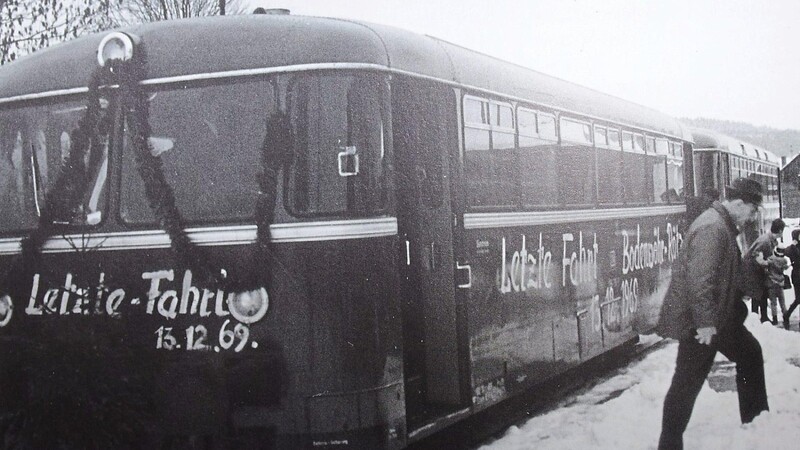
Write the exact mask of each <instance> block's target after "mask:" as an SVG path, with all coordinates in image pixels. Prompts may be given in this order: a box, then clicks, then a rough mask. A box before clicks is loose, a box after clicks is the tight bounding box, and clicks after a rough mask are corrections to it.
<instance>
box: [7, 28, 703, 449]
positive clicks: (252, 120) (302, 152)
mask: <svg viewBox="0 0 800 450" xmlns="http://www.w3.org/2000/svg"><path fill="white" fill-rule="evenodd" d="M0 78H2V80H3V82H2V83H0V156H1V157H2V158H0V170H2V176H0V183H2V186H0V207H1V208H2V211H3V213H2V215H0V233H1V234H0V236H1V237H0V267H2V272H0V275H1V276H2V278H0V283H2V284H0V289H2V293H0V298H2V300H0V340H2V342H3V343H4V344H3V346H2V348H0V355H2V358H3V361H2V366H0V367H2V369H0V377H2V386H4V390H3V391H2V392H0V395H3V396H4V400H3V402H0V405H2V408H4V411H3V413H4V414H5V416H4V417H9V414H11V415H12V416H13V417H21V416H22V415H24V414H25V413H26V405H29V404H30V403H31V401H32V399H33V397H35V396H36V395H39V394H37V393H40V392H41V391H37V390H36V386H34V384H35V382H36V383H49V384H50V385H52V386H63V383H62V384H59V383H60V381H59V380H62V379H66V378H68V377H69V376H70V374H73V373H79V374H82V375H80V376H81V377H84V376H85V377H89V378H91V375H92V373H86V374H84V372H85V371H86V367H92V368H93V370H95V369H96V370H95V371H96V372H98V373H101V374H106V375H104V376H103V377H102V378H103V379H102V380H101V381H99V382H98V383H100V384H102V386H103V387H104V389H105V390H104V391H103V392H100V393H97V392H93V390H92V389H93V388H94V385H91V383H74V384H70V385H66V386H67V387H62V388H59V389H60V390H58V391H57V389H55V388H53V389H51V391H52V392H51V391H48V392H50V393H51V394H52V395H53V396H54V397H53V398H56V399H69V398H70V397H74V396H75V395H77V394H76V393H77V392H78V391H80V392H81V395H85V396H87V398H100V401H98V404H100V405H103V407H107V406H108V405H109V403H113V402H109V401H106V400H107V399H108V398H114V399H115V400H114V401H116V402H118V404H120V405H122V406H121V407H120V408H118V409H117V410H114V411H116V413H118V414H122V416H121V418H120V419H118V420H116V421H114V423H116V424H118V423H120V422H122V423H124V422H125V420H127V419H126V418H127V417H128V416H125V415H124V413H126V412H130V411H132V410H135V411H137V414H136V415H135V418H136V420H137V421H138V420H141V421H144V422H142V423H139V422H136V423H137V424H139V425H140V426H141V428H142V429H143V430H145V431H146V434H147V435H148V438H147V439H150V441H148V443H147V445H151V444H152V445H162V446H169V445H170V443H171V442H180V440H181V439H184V440H186V439H190V440H192V442H194V440H196V439H204V441H203V442H212V443H217V444H219V445H224V444H230V445H231V446H240V447H241V446H257V445H258V446H264V447H275V448H304V447H309V448H402V447H404V446H407V445H409V444H410V443H413V442H415V441H418V440H420V439H422V438H424V437H426V436H428V435H430V434H431V433H434V432H436V431H438V430H441V429H443V428H444V427H446V426H448V425H450V424H452V423H454V422H456V421H459V420H461V419H464V418H466V417H469V416H471V415H472V414H475V413H477V412H479V411H481V410H484V409H486V408H488V407H490V406H493V405H497V404H498V403H500V402H503V401H504V400H507V399H510V398H512V397H514V396H516V395H517V394H519V393H521V392H525V391H527V390H529V389H531V388H532V387H534V386H536V385H539V384H541V383H543V382H544V381H546V380H549V379H552V378H554V377H557V376H559V374H561V373H564V372H565V371H567V370H570V369H575V368H576V367H579V366H580V365H581V364H584V363H585V362H587V361H588V360H590V359H592V358H595V357H597V356H598V355H602V354H603V353H605V352H607V351H609V350H611V349H614V348H616V347H618V346H620V345H622V344H623V343H626V342H630V341H631V340H632V339H635V338H636V336H637V335H638V333H642V332H647V331H648V330H650V328H651V327H652V326H653V324H654V319H655V317H656V315H657V311H658V308H659V305H660V303H661V300H662V298H663V296H664V293H665V290H666V286H667V284H668V282H669V279H670V273H671V270H670V267H671V264H672V262H673V261H674V260H675V258H676V257H677V254H678V249H679V246H680V243H681V240H682V237H681V236H682V231H683V228H684V224H683V214H684V212H685V209H686V206H685V195H686V193H687V192H693V191H694V185H693V183H694V178H693V177H692V163H693V161H692V158H691V141H692V136H691V134H689V132H688V131H687V130H686V129H685V128H684V127H682V126H681V124H680V123H679V122H677V121H676V120H674V119H673V118H671V117H669V116H667V115H664V114H661V113H659V112H656V111H654V110H651V109H649V108H646V107H643V106H640V105H637V104H633V103H630V102H627V101H623V100H621V99H618V98H616V97H613V96H609V95H605V94H602V93H599V92H596V91H593V90H591V89H587V88H584V87H581V86H578V85H575V84H572V83H569V82H566V81H563V80H560V79H557V78H553V77H550V76H547V75H544V74H541V73H538V72H535V71H532V70H529V69H526V68H523V67H520V66H517V65H514V64H510V63H507V62H503V61H500V60H497V59H495V58H492V57H490V56H487V55H483V54H480V53H476V52H474V51H470V50H468V49H465V48H462V47H459V46H457V45H453V44H451V43H448V42H445V41H442V40H439V39H436V38H432V37H429V36H422V35H418V34H414V33H410V32H406V31H402V30H398V29H395V28H391V27H386V26H381V25H376V24H370V23H363V22H356V21H350V20H340V19H330V18H317V17H302V16H294V15H290V14H285V15H253V16H231V17H217V18H202V19H191V20H178V21H169V22H159V23H150V24H142V25H138V26H134V27H131V28H127V29H123V30H118V31H114V32H107V33H100V34H97V35H93V36H88V37H83V38H79V39H75V40H73V41H69V42H66V43H63V44H59V45H56V46H53V47H51V48H48V49H45V50H42V51H39V52H37V53H34V54H32V55H29V56H27V57H24V58H20V59H19V60H17V61H15V62H13V63H10V64H8V65H6V66H3V67H0ZM112 337H113V338H112ZM48 349H57V350H55V351H56V352H57V355H56V356H59V355H60V356H64V355H67V357H63V358H55V359H52V358H49V357H37V355H38V356H42V355H45V356H48V355H50V354H49V353H47V352H48ZM72 358H74V359H72ZM54 360H58V361H60V363H59V364H61V365H60V366H57V367H56V366H55V363H52V361H54ZM98 361H99V362H98ZM51 363H52V364H51ZM31 364H35V366H31ZM48 364H51V365H48ZM51 366H53V367H51ZM31 367H36V368H37V369H35V370H39V371H47V370H50V371H51V372H52V373H53V374H54V376H53V377H50V378H47V377H39V378H36V377H32V375H36V373H34V374H31V371H30V370H28V369H30V368H31ZM26 368H27V369H26ZM26 370H27V371H26ZM82 371H84V372H82ZM134 372H135V373H134ZM41 373H42V372H39V374H41ZM48 373H49V372H48ZM93 373H94V372H93ZM89 378H87V379H89ZM91 379H94V378H91ZM131 380H136V383H132V382H131ZM7 386H8V387H9V389H5V387H7ZM134 388H140V389H138V390H136V389H134ZM132 389H133V390H132ZM98 390H99V388H98ZM56 391H57V392H56ZM84 391H86V392H84ZM123 391H124V392H129V391H130V392H129V393H130V395H126V396H124V397H121V398H116V397H113V395H112V394H114V393H119V392H123ZM37 398H38V397H37ZM47 401H53V400H52V398H50V399H49V400H47ZM55 401H59V400H55ZM65 401H66V400H65ZM126 402H127V403H126ZM136 408H140V409H141V410H142V411H141V412H142V414H138V412H139V410H137V409H136ZM84 409H85V408H82V407H81V406H80V405H78V406H76V407H75V409H74V410H73V412H74V413H75V414H76V415H78V416H80V417H83V416H81V415H80V414H86V415H87V417H90V418H92V419H96V417H94V416H92V414H100V412H98V413H92V412H87V411H84ZM119 410H121V411H122V412H120V411H119ZM100 411H101V412H102V411H105V410H100ZM145 413H146V414H145ZM14 414H16V416H14ZM28 414H30V411H28ZM115 417H116V416H115ZM134 425H135V424H133V423H132V424H131V425H130V428H135V427H134ZM19 429H20V428H19V427H17V428H13V427H12V429H11V432H13V431H14V430H16V432H19ZM54 433H55V431H54ZM135 436H138V437H140V436H139V434H135ZM138 437H137V438H138ZM210 445H211V444H210ZM214 445H216V444H214Z"/></svg>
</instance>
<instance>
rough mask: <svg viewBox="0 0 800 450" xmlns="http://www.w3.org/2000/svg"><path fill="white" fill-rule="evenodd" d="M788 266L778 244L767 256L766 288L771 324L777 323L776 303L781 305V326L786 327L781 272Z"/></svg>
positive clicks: (782, 250)
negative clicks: (770, 311)
mask: <svg viewBox="0 0 800 450" xmlns="http://www.w3.org/2000/svg"><path fill="white" fill-rule="evenodd" d="M788 267H789V261H788V260H787V258H786V256H784V249H783V247H782V246H781V245H780V244H779V245H778V246H776V247H775V250H773V252H772V255H770V257H769V258H767V290H768V293H769V302H770V309H771V310H772V324H773V325H777V324H778V305H777V303H778V302H780V305H781V315H782V316H783V317H784V323H783V326H784V327H785V328H789V327H788V325H789V324H788V323H787V322H788V320H786V300H785V299H784V297H783V272H784V271H785V270H786V269H787V268H788Z"/></svg>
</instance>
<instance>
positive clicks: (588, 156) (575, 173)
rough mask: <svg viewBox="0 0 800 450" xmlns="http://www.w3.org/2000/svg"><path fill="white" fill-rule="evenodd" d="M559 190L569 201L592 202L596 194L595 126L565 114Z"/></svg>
mask: <svg viewBox="0 0 800 450" xmlns="http://www.w3.org/2000/svg"><path fill="white" fill-rule="evenodd" d="M560 133H561V146H560V147H559V153H560V155H559V156H560V158H559V164H558V186H559V189H558V193H559V198H560V199H561V201H562V202H563V203H565V204H566V205H575V206H589V205H592V204H594V201H595V198H596V186H595V178H596V176H597V165H596V163H595V152H594V148H593V144H592V139H593V137H594V136H593V131H592V126H591V125H590V124H589V123H587V122H581V121H578V120H575V119H569V118H566V117H562V118H561V121H560Z"/></svg>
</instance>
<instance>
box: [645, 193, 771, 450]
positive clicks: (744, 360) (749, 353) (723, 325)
mask: <svg viewBox="0 0 800 450" xmlns="http://www.w3.org/2000/svg"><path fill="white" fill-rule="evenodd" d="M727 191H728V199H727V200H725V201H723V202H722V203H720V202H714V203H713V204H712V205H711V207H710V208H708V209H707V210H705V211H704V212H703V213H702V214H700V216H699V217H698V218H697V219H696V220H695V221H694V222H693V223H692V224H691V226H690V227H689V230H688V231H687V232H686V236H685V237H684V240H683V246H682V248H681V253H680V256H679V257H678V260H677V261H676V264H675V265H674V266H673V269H672V281H671V283H670V287H669V290H668V291H667V295H666V298H665V299H664V304H663V306H662V308H661V317H660V319H659V324H658V331H659V333H660V334H661V335H662V336H665V337H671V338H675V339H678V340H679V344H678V358H677V362H676V366H675V375H674V376H673V378H672V384H671V386H670V388H669V391H668V392H667V396H666V398H665V399H664V415H663V419H662V425H661V437H660V439H659V442H658V448H659V449H660V450H665V449H682V448H683V432H684V431H685V430H686V426H687V425H688V424H689V418H690V417H691V415H692V409H693V408H694V403H695V400H696V399H697V395H698V394H699V393H700V389H701V388H702V387H703V383H704V382H705V379H706V376H708V372H709V370H711V364H712V363H713V362H714V356H715V355H716V353H717V352H718V351H719V352H722V354H723V355H725V356H726V357H727V358H728V359H729V360H731V361H733V362H735V363H736V388H737V392H738V395H739V413H740V416H741V419H742V423H747V422H750V421H752V420H753V418H755V417H756V416H757V415H758V414H759V413H760V412H761V411H766V410H768V409H769V406H768V405H767V391H766V386H765V381H764V361H763V358H762V354H761V346H760V345H759V344H758V341H757V340H756V338H755V337H753V335H752V334H750V332H749V331H748V330H747V328H745V326H744V319H745V318H746V317H747V306H746V305H745V304H744V302H743V300H742V295H743V290H742V286H741V285H740V283H741V280H742V255H741V252H740V251H739V247H738V245H737V243H736V236H737V235H738V234H739V232H740V230H741V229H742V227H743V226H744V225H745V224H746V223H747V222H748V221H751V220H753V219H754V218H755V216H756V212H757V211H758V207H759V205H760V204H761V200H762V187H761V184H760V183H758V182H757V181H755V180H750V179H738V180H736V181H735V182H734V183H733V185H732V186H729V187H728V189H727Z"/></svg>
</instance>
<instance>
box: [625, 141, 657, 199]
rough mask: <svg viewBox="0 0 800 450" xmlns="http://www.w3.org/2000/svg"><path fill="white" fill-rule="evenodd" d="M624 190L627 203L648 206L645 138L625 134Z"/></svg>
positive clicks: (648, 190)
mask: <svg viewBox="0 0 800 450" xmlns="http://www.w3.org/2000/svg"><path fill="white" fill-rule="evenodd" d="M622 136H623V151H624V152H625V154H624V155H623V174H622V177H623V188H624V192H625V203H626V204H629V205H637V204H646V203H647V201H648V197H649V192H650V189H648V184H649V183H648V178H649V176H648V175H649V174H648V172H649V171H648V161H647V155H646V154H645V153H644V136H642V135H641V134H632V133H628V132H623V133H622Z"/></svg>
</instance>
